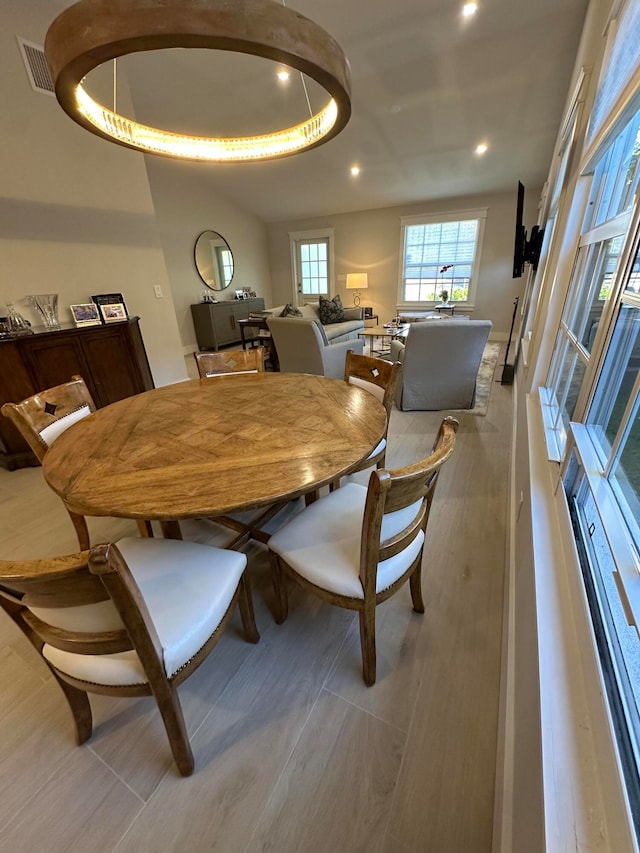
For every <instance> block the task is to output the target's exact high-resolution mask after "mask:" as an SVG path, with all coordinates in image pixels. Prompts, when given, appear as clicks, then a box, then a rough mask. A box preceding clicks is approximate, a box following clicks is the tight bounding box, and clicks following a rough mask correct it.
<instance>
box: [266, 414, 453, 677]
mask: <svg viewBox="0 0 640 853" xmlns="http://www.w3.org/2000/svg"><path fill="white" fill-rule="evenodd" d="M457 429H458V421H457V420H455V418H451V417H447V418H445V419H444V420H443V421H442V423H441V425H440V429H439V430H438V435H437V437H436V441H435V443H434V445H433V451H432V453H431V454H430V455H429V456H427V457H426V458H425V459H422V460H420V461H419V462H416V463H414V464H413V465H409V466H407V467H406V468H398V469H397V470H386V469H377V470H375V471H372V473H371V477H370V479H369V485H368V487H364V486H361V485H360V484H358V483H347V484H346V485H343V486H342V487H341V488H339V489H336V490H335V491H333V492H330V493H329V494H327V495H325V496H324V497H321V498H320V499H319V500H317V501H316V502H315V503H312V504H310V505H309V506H308V507H306V508H305V509H303V510H302V511H301V512H300V513H299V514H298V515H297V516H295V517H294V518H293V519H292V520H291V521H290V522H289V523H287V524H285V525H284V526H283V527H281V528H280V529H279V530H277V531H276V532H275V533H274V534H273V536H272V537H271V538H270V540H269V552H270V557H271V564H272V569H273V577H274V586H275V591H276V621H277V622H283V621H284V620H285V619H286V617H287V611H288V599H287V587H286V579H287V578H292V579H293V580H294V581H296V582H297V583H298V584H299V585H300V586H302V587H303V588H304V589H306V590H307V591H309V592H311V593H313V594H314V595H317V596H319V597H320V598H322V599H323V600H324V601H328V602H329V603H330V604H335V605H337V606H338V607H346V608H348V609H350V610H357V611H358V614H359V619H360V646H361V649H362V673H363V677H364V681H365V684H367V686H370V685H372V684H374V683H375V680H376V627H375V612H376V606H377V605H378V604H381V603H382V602H383V601H385V600H386V599H387V598H389V597H390V596H392V595H393V594H394V593H396V592H397V591H398V590H399V589H400V587H401V586H402V585H403V584H404V583H405V581H407V580H409V585H410V589H411V599H412V602H413V609H414V610H415V611H416V613H424V603H423V600H422V587H421V568H422V554H423V549H424V541H425V531H426V527H427V521H428V520H429V512H430V510H431V506H432V503H433V498H434V494H435V489H436V485H437V483H438V477H439V474H440V470H441V468H442V466H443V465H444V463H445V462H446V461H447V459H449V457H450V456H451V454H452V452H453V449H454V446H455V437H456V432H457Z"/></svg>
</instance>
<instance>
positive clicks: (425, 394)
mask: <svg viewBox="0 0 640 853" xmlns="http://www.w3.org/2000/svg"><path fill="white" fill-rule="evenodd" d="M491 327H492V324H491V321H490V320H457V319H456V318H455V317H452V318H451V319H449V320H446V321H445V320H443V321H441V322H438V321H429V322H422V323H412V324H411V327H410V329H409V332H408V334H407V337H406V339H405V343H404V344H403V343H401V342H400V341H391V358H392V360H393V361H400V362H401V363H402V375H401V376H400V379H399V381H398V385H397V392H396V405H397V406H398V408H399V409H402V410H403V411H433V410H435V411H441V410H443V409H471V408H472V407H473V403H474V398H475V389H476V378H477V376H478V370H479V368H480V362H481V361H482V353H483V352H484V347H485V344H486V343H487V339H488V337H489V333H490V332H491Z"/></svg>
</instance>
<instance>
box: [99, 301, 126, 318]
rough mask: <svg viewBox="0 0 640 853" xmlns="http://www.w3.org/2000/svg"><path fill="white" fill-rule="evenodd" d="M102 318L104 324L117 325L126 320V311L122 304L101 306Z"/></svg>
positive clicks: (115, 303)
mask: <svg viewBox="0 0 640 853" xmlns="http://www.w3.org/2000/svg"><path fill="white" fill-rule="evenodd" d="M100 310H101V311H102V317H103V319H104V322H105V323H117V322H118V321H120V320H126V319H127V309H126V308H125V307H124V303H123V302H114V303H113V304H111V305H101V306H100Z"/></svg>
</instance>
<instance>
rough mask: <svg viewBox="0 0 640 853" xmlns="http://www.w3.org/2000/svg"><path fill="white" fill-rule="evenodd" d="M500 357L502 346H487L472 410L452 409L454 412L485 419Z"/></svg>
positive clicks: (481, 362) (490, 344) (489, 344)
mask: <svg viewBox="0 0 640 853" xmlns="http://www.w3.org/2000/svg"><path fill="white" fill-rule="evenodd" d="M499 355H500V344H495V343H488V344H486V345H485V348H484V352H483V353H482V360H481V361H480V369H479V370H478V378H477V379H476V399H475V405H474V407H473V408H472V409H450V410H449V411H452V412H466V414H468V415H480V416H481V417H484V415H486V414H487V409H488V408H489V396H490V395H491V388H492V386H493V380H494V374H495V372H496V365H497V363H498V357H499Z"/></svg>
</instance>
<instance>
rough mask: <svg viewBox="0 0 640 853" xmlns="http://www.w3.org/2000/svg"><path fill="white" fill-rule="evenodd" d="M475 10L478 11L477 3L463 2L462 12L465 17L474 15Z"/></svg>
mask: <svg viewBox="0 0 640 853" xmlns="http://www.w3.org/2000/svg"><path fill="white" fill-rule="evenodd" d="M477 11H478V4H477V3H465V4H464V6H463V7H462V14H463V15H464V17H465V18H470V17H471V16H472V15H475V13H476V12H477Z"/></svg>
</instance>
